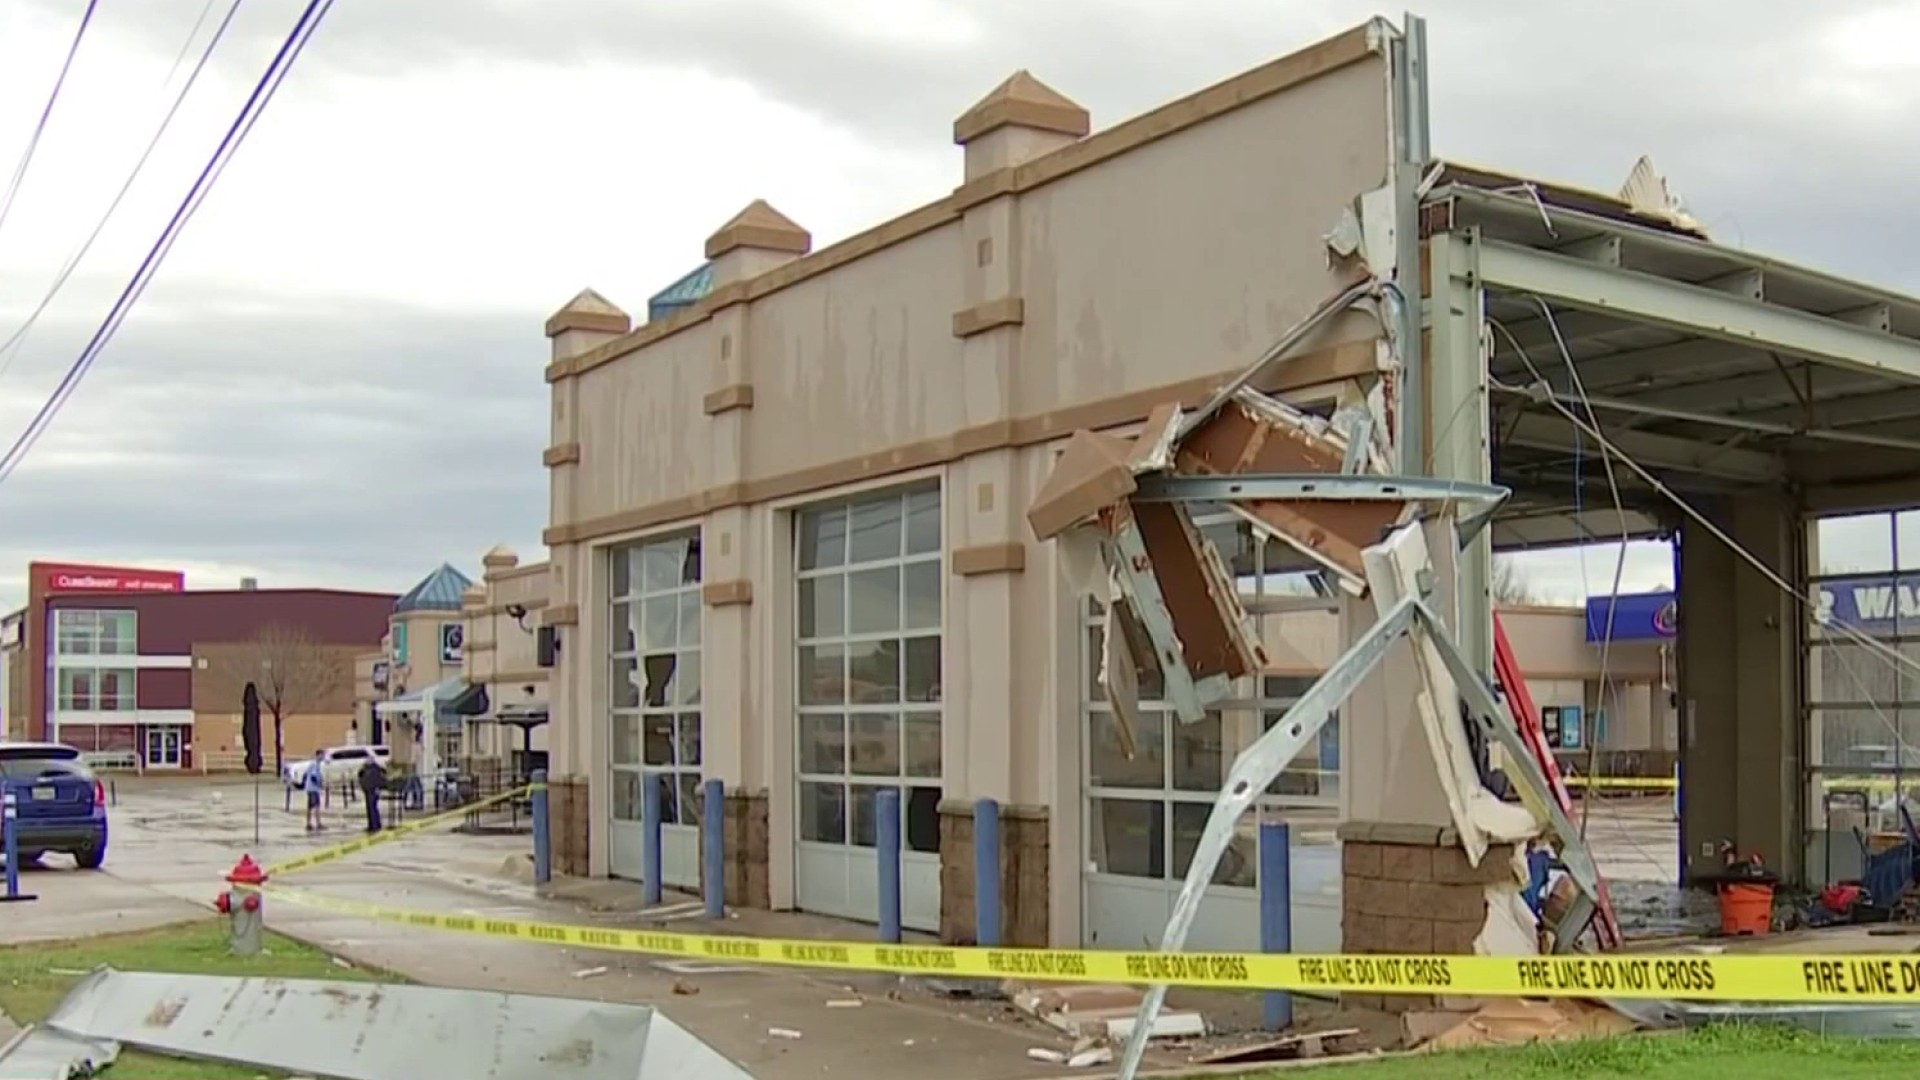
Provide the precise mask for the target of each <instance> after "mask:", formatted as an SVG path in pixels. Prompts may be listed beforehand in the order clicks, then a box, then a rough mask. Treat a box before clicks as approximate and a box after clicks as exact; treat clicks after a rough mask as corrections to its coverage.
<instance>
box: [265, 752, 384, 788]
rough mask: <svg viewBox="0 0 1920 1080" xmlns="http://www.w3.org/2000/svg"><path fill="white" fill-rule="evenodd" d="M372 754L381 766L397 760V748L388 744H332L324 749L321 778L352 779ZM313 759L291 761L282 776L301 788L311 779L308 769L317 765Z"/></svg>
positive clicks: (330, 781)
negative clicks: (395, 758) (395, 757)
mask: <svg viewBox="0 0 1920 1080" xmlns="http://www.w3.org/2000/svg"><path fill="white" fill-rule="evenodd" d="M369 757H371V758H373V759H374V760H376V761H378V762H379V763H380V764H381V765H383V766H384V765H390V764H392V761H393V748H392V747H387V746H330V747H328V748H326V749H325V750H322V751H320V757H319V761H320V777H321V779H323V780H325V781H326V783H327V784H328V785H329V786H331V785H334V784H341V783H346V782H349V781H351V780H352V779H353V778H354V777H355V776H356V775H358V774H359V772H360V766H362V765H364V764H366V763H367V759H368V758H369ZM313 763H314V759H313V758H301V759H300V760H299V761H290V762H288V763H287V765H286V768H285V769H284V770H283V773H284V775H283V776H282V779H284V780H285V781H286V784H287V786H288V787H295V788H297V787H300V786H302V785H303V784H304V783H305V782H306V779H307V770H308V769H311V768H313Z"/></svg>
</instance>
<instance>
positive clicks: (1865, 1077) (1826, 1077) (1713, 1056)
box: [1250, 1027, 1920, 1080]
mask: <svg viewBox="0 0 1920 1080" xmlns="http://www.w3.org/2000/svg"><path fill="white" fill-rule="evenodd" d="M1916 1071H1920V1041H1886V1042H1861V1041H1859V1040H1854V1039H1829V1038H1820V1037H1818V1036H1815V1035H1807V1034H1803V1033H1800V1032H1795V1031H1786V1030H1782V1029H1778V1028H1765V1027H1717V1028H1709V1029H1707V1030H1704V1031H1700V1032H1694V1033H1690V1034H1685V1035H1680V1034H1673V1035H1641V1036H1630V1037H1627V1038H1622V1039H1605V1040H1594V1041H1591V1042H1577V1043H1542V1044H1538V1045H1535V1046H1526V1047H1516V1048H1511V1049H1499V1050H1472V1051H1462V1052H1460V1053H1453V1054H1431V1055H1414V1056H1407V1057H1398V1058H1389V1059H1386V1060H1382V1061H1375V1062H1370V1063H1366V1064H1359V1065H1330V1066H1327V1067H1325V1068H1321V1069H1313V1070H1311V1073H1312V1075H1313V1076H1314V1077H1315V1080H1482V1078H1484V1077H1490V1076H1496V1077H1499V1078H1500V1080H1589V1078H1599V1077H1616V1076H1631V1077H1635V1078H1636V1080H1884V1078H1886V1077H1893V1076H1901V1075H1907V1076H1911V1075H1914V1074H1915V1072H1916ZM1250 1076H1262V1077H1266V1078H1271V1080H1282V1078H1284V1080H1300V1077H1301V1076H1302V1073H1301V1072H1300V1070H1298V1069H1289V1070H1284V1071H1280V1072H1269V1073H1255V1074H1250Z"/></svg>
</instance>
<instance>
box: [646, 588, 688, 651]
mask: <svg viewBox="0 0 1920 1080" xmlns="http://www.w3.org/2000/svg"><path fill="white" fill-rule="evenodd" d="M641 611H642V612H643V613H644V614H643V615H642V621H643V625H642V626H641V630H640V647H641V648H643V649H671V648H673V646H674V645H675V644H676V640H675V636H676V634H677V630H676V627H677V626H678V625H679V621H680V619H679V616H680V601H679V600H678V599H677V598H675V597H672V596H656V597H653V598H651V599H648V600H646V601H643V602H642V606H641Z"/></svg>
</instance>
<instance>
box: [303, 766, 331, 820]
mask: <svg viewBox="0 0 1920 1080" xmlns="http://www.w3.org/2000/svg"><path fill="white" fill-rule="evenodd" d="M326 789H327V771H326V763H325V762H324V761H323V760H322V759H321V754H320V751H318V750H315V751H314V752H313V760H312V761H309V762H307V771H306V772H305V773H303V774H302V775H301V777H300V790H302V791H304V792H306V793H307V831H308V832H318V831H320V830H321V829H323V828H325V826H324V825H322V824H321V823H320V795H321V793H322V792H324V791H326Z"/></svg>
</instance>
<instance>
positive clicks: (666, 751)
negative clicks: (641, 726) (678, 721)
mask: <svg viewBox="0 0 1920 1080" xmlns="http://www.w3.org/2000/svg"><path fill="white" fill-rule="evenodd" d="M645 725H646V748H645V749H646V759H645V760H646V764H648V765H671V764H673V717H671V716H667V715H664V714H659V713H655V714H653V715H650V716H647V717H646V718H645Z"/></svg>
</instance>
